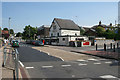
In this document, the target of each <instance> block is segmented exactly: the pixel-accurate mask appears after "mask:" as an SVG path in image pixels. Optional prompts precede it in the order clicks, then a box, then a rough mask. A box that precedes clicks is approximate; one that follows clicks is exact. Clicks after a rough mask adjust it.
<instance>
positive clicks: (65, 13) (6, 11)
mask: <svg viewBox="0 0 120 80" xmlns="http://www.w3.org/2000/svg"><path fill="white" fill-rule="evenodd" d="M9 17H11V21H10V28H12V29H14V31H15V32H22V31H23V29H24V27H25V26H27V25H31V26H33V27H40V26H42V25H51V23H52V21H53V19H54V18H61V19H71V20H73V21H74V22H75V23H76V24H78V25H79V26H83V27H90V26H93V25H96V24H98V22H99V21H102V23H103V24H106V25H109V24H110V23H113V24H115V20H117V19H118V2H2V28H4V27H7V28H8V18H9Z"/></svg>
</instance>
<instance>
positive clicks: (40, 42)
mask: <svg viewBox="0 0 120 80" xmlns="http://www.w3.org/2000/svg"><path fill="white" fill-rule="evenodd" d="M35 46H44V43H43V41H36V42H35Z"/></svg>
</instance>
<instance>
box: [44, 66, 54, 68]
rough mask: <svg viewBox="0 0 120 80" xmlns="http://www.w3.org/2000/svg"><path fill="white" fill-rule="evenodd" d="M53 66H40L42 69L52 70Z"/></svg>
mask: <svg viewBox="0 0 120 80" xmlns="http://www.w3.org/2000/svg"><path fill="white" fill-rule="evenodd" d="M52 67H53V66H42V68H52Z"/></svg>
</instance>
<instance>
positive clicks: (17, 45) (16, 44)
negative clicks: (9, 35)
mask: <svg viewBox="0 0 120 80" xmlns="http://www.w3.org/2000/svg"><path fill="white" fill-rule="evenodd" d="M19 44H20V43H19V42H18V41H17V40H13V41H12V43H11V45H12V47H19Z"/></svg>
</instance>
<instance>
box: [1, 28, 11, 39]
mask: <svg viewBox="0 0 120 80" xmlns="http://www.w3.org/2000/svg"><path fill="white" fill-rule="evenodd" d="M2 37H4V38H6V39H7V38H8V37H9V31H5V30H2Z"/></svg>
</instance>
